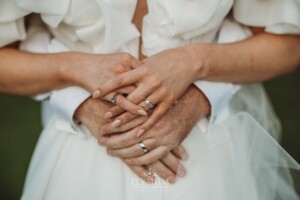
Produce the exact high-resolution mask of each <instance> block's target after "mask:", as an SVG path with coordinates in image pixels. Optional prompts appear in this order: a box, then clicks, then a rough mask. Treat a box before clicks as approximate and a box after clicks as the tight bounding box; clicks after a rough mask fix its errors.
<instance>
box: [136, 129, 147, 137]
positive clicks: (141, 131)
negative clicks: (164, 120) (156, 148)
mask: <svg viewBox="0 0 300 200" xmlns="http://www.w3.org/2000/svg"><path fill="white" fill-rule="evenodd" d="M144 132H145V131H144V130H139V131H138V133H137V134H136V137H140V136H141V135H143V134H144Z"/></svg>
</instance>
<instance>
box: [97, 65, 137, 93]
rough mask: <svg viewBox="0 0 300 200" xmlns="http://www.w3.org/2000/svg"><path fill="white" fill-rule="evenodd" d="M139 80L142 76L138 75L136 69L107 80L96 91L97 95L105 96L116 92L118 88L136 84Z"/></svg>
mask: <svg viewBox="0 0 300 200" xmlns="http://www.w3.org/2000/svg"><path fill="white" fill-rule="evenodd" d="M141 78H142V76H141V75H140V74H139V68H137V69H135V70H131V71H128V72H125V73H123V74H120V75H118V76H116V77H114V78H112V79H110V80H108V81H107V82H105V83H104V84H103V85H102V86H101V87H100V88H99V89H98V90H97V91H98V93H100V96H105V95H106V94H108V93H110V92H112V91H114V90H117V89H118V88H121V87H125V86H128V85H133V84H134V83H136V82H138V81H139V80H140V79H141ZM95 92H96V91H95ZM93 96H94V95H93Z"/></svg>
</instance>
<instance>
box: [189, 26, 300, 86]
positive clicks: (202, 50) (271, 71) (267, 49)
mask: <svg viewBox="0 0 300 200" xmlns="http://www.w3.org/2000/svg"><path fill="white" fill-rule="evenodd" d="M253 32H254V33H256V34H255V35H254V36H253V37H250V38H249V39H246V40H244V41H241V42H235V43H230V44H195V45H191V46H188V47H186V48H187V50H188V51H189V52H190V53H191V54H192V55H194V61H195V63H198V64H197V65H195V66H197V67H198V69H197V79H202V80H209V81H222V82H235V83H249V82H257V81H265V80H268V79H271V78H274V77H277V76H279V75H283V74H286V73H289V72H292V71H293V70H295V69H296V68H297V66H298V65H299V63H300V37H299V36H292V35H273V34H270V33H264V32H261V30H259V29H253Z"/></svg>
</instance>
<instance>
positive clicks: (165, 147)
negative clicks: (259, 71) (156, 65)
mask: <svg viewBox="0 0 300 200" xmlns="http://www.w3.org/2000/svg"><path fill="white" fill-rule="evenodd" d="M209 112H210V106H209V102H208V101H207V99H206V97H205V95H204V94H203V93H202V92H201V91H199V90H198V89H197V88H196V87H195V86H190V87H189V89H188V90H187V91H186V92H185V93H184V95H183V96H182V97H181V98H180V99H179V101H178V104H176V105H175V106H173V107H172V109H170V110H169V111H168V112H167V113H166V115H164V116H163V117H162V118H161V119H160V120H159V121H158V122H157V123H156V124H155V126H153V127H152V128H151V129H150V130H148V131H147V133H146V134H144V135H142V136H141V137H135V133H136V130H137V129H138V126H139V124H142V123H143V122H144V121H145V120H147V116H139V117H136V118H135V119H134V120H132V121H130V122H129V123H126V124H122V125H121V126H119V127H113V126H111V123H110V122H108V123H106V124H105V125H103V126H102V127H101V129H100V134H99V136H98V138H99V143H100V144H102V145H104V146H106V147H107V150H108V153H109V154H110V155H112V156H117V157H120V158H122V159H125V160H126V161H128V163H129V162H130V163H132V164H141V165H143V164H148V163H151V162H155V161H157V160H159V159H162V158H163V157H164V156H165V155H166V154H167V153H168V152H170V151H172V150H174V148H175V147H177V146H178V145H179V144H181V142H182V141H183V139H184V138H185V137H186V136H187V135H188V133H189V132H190V130H191V129H192V128H193V126H194V125H195V124H196V122H197V121H198V120H199V119H201V118H203V117H205V116H207V114H208V113H209ZM140 142H143V143H144V144H145V146H146V147H147V149H148V150H149V152H148V153H146V154H144V152H143V151H142V149H141V147H140V145H139V143H140Z"/></svg>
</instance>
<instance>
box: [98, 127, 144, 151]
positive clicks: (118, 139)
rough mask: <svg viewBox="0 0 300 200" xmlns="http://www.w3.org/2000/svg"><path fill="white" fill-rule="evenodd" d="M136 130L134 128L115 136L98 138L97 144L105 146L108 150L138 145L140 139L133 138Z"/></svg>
mask: <svg viewBox="0 0 300 200" xmlns="http://www.w3.org/2000/svg"><path fill="white" fill-rule="evenodd" d="M137 129H138V128H134V129H132V130H130V131H127V132H125V133H122V134H116V135H113V136H102V137H99V143H100V144H101V145H103V146H106V147H107V148H108V149H122V148H126V147H130V146H132V145H134V144H136V143H138V142H139V141H140V140H141V139H140V138H136V137H135V131H136V130H137Z"/></svg>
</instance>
